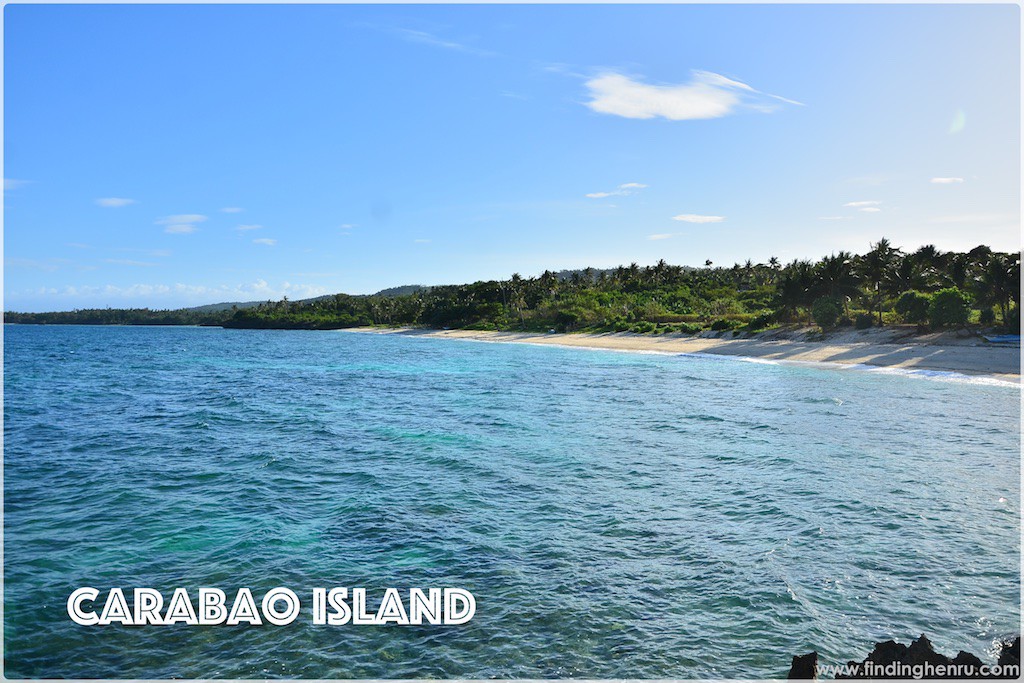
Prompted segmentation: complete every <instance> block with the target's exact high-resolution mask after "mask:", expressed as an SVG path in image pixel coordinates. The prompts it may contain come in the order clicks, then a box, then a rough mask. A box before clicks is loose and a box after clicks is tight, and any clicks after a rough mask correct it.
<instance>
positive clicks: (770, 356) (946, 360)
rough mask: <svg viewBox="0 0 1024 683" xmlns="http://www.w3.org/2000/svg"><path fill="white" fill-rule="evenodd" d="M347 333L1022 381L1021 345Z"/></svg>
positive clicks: (403, 329)
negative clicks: (725, 357)
mask: <svg viewBox="0 0 1024 683" xmlns="http://www.w3.org/2000/svg"><path fill="white" fill-rule="evenodd" d="M345 331H348V332H363V333H371V334H401V335H405V336H421V337H435V338H442V339H463V340H473V341H482V342H491V343H519V344H547V345H552V346H563V347H577V348H587V349H602V350H607V351H634V352H656V353H667V354H678V353H694V354H712V355H719V356H732V357H735V358H755V359H761V360H769V361H781V362H797V363H827V364H838V365H863V366H870V367H877V368H891V369H898V370H911V371H913V370H924V371H933V372H953V373H959V374H963V375H973V376H986V377H992V378H995V379H999V380H1001V381H1003V382H1012V383H1015V384H1020V348H1019V347H1016V346H1011V347H998V346H981V345H968V344H941V343H920V342H917V343H915V342H907V341H901V342H899V343H884V342H874V341H848V340H846V339H842V340H830V339H826V340H823V341H794V340H790V339H764V338H745V339H744V338H741V339H723V338H718V337H689V336H676V335H663V336H657V337H654V336H649V335H642V334H633V333H631V332H606V333H563V332H549V333H540V332H501V331H478V330H431V329H418V328H410V327H399V328H379V327H355V328H348V329H347V330H345Z"/></svg>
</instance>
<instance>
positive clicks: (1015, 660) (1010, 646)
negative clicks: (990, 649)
mask: <svg viewBox="0 0 1024 683" xmlns="http://www.w3.org/2000/svg"><path fill="white" fill-rule="evenodd" d="M1002 645H1003V646H1002V649H1001V650H1000V651H999V662H998V663H999V666H1011V665H1013V664H1016V665H1017V666H1020V636H1017V638H1016V639H1015V640H1014V641H1013V642H1012V643H1011V642H1010V641H1008V640H1004V641H1003V644H1002Z"/></svg>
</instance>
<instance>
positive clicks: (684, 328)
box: [677, 323, 704, 334]
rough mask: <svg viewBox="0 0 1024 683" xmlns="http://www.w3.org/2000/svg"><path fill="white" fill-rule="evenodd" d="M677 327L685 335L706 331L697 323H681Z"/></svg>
mask: <svg viewBox="0 0 1024 683" xmlns="http://www.w3.org/2000/svg"><path fill="white" fill-rule="evenodd" d="M677 327H678V328H679V331H680V332H682V333H684V334H697V333H698V332H700V331H701V330H703V329H704V328H703V327H701V326H700V325H698V324H697V323H679V325H677Z"/></svg>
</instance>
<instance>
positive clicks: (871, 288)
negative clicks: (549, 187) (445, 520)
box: [7, 239, 1020, 334]
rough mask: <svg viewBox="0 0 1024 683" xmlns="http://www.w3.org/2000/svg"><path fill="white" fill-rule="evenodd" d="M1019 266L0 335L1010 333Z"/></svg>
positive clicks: (554, 282)
mask: <svg viewBox="0 0 1024 683" xmlns="http://www.w3.org/2000/svg"><path fill="white" fill-rule="evenodd" d="M1019 292H1020V254H1004V253H998V252H993V251H992V250H991V249H989V248H988V247H985V246H979V247H977V248H975V249H972V250H971V251H969V252H966V253H956V252H946V253H943V252H940V251H938V250H937V249H936V248H935V247H932V246H926V247H922V248H921V249H918V250H917V251H915V252H913V253H909V254H906V253H903V252H902V251H901V250H900V249H898V248H896V247H894V246H892V245H891V244H890V243H889V241H888V240H885V239H882V240H880V241H879V242H878V243H877V244H874V245H872V248H871V250H870V251H869V252H867V253H866V254H863V255H860V256H857V255H854V254H851V253H848V252H839V253H837V254H832V255H830V256H827V257H825V258H823V259H821V260H820V261H818V262H816V263H815V262H811V261H793V262H792V263H789V264H788V265H785V266H783V265H781V264H780V263H779V261H778V259H776V258H771V259H769V260H768V262H767V263H757V264H754V263H752V262H751V261H747V262H746V263H745V264H743V265H740V264H735V265H733V266H732V267H728V268H723V267H714V266H713V264H712V263H710V262H708V263H707V264H706V266H705V267H704V268H689V267H684V266H673V265H669V264H667V263H665V262H664V261H659V262H658V263H657V264H656V265H653V266H647V267H641V266H638V265H637V264H635V263H634V264H631V265H629V266H620V267H618V268H614V269H610V270H595V269H592V268H587V269H585V270H579V271H563V272H560V273H554V272H551V271H546V272H544V273H543V274H541V275H540V276H538V277H535V278H523V277H521V276H519V275H518V274H516V275H513V276H512V277H511V278H509V279H508V280H500V281H495V280H492V281H487V282H475V283H472V284H466V285H446V286H440V287H420V286H405V287H399V288H393V289H391V290H384V291H383V292H380V293H378V294H375V295H372V296H350V295H347V294H336V295H333V296H325V297H318V298H316V299H311V300H307V301H288V300H287V299H285V300H282V301H278V302H266V303H262V304H259V305H255V306H251V307H246V308H242V307H234V308H232V309H230V310H220V311H217V310H197V309H182V310H179V311H149V310H148V309H136V310H132V311H118V310H112V309H107V310H99V311H75V312H71V313H38V314H18V313H8V314H7V321H8V322H40V323H76V322H77V323H89V324H220V325H224V326H225V327H238V328H290V329H337V328H344V327H355V326H362V325H392V326H399V325H401V326H405V325H416V326H425V327H431V328H465V329H477V330H523V331H548V330H551V329H554V330H557V331H560V332H566V331H570V332H571V331H591V332H626V331H629V332H635V333H639V334H669V333H683V334H694V333H697V332H700V331H702V330H706V329H711V330H715V331H722V332H726V331H732V332H733V333H736V334H738V333H740V332H751V331H757V330H763V329H765V328H768V327H770V326H772V325H779V324H797V323H799V324H809V323H810V322H811V321H813V322H815V323H817V324H818V325H819V326H820V327H822V328H832V327H836V326H840V327H841V326H844V325H854V326H855V327H856V328H857V329H866V328H868V327H871V326H872V325H876V324H877V325H883V324H892V323H897V322H906V323H913V324H918V325H926V324H929V323H930V324H931V325H932V326H933V327H936V328H937V327H951V326H952V327H956V326H963V325H967V324H968V322H969V321H971V320H980V321H992V322H993V323H995V324H998V325H1001V326H1002V327H1004V328H1005V329H1008V330H1012V331H1016V330H1019V320H1020V316H1019V313H1018V310H1019V306H1020V301H1019Z"/></svg>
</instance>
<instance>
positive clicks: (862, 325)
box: [853, 313, 875, 330]
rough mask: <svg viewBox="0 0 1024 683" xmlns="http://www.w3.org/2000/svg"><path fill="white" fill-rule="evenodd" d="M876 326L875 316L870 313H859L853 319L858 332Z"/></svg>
mask: <svg viewBox="0 0 1024 683" xmlns="http://www.w3.org/2000/svg"><path fill="white" fill-rule="evenodd" d="M874 324H875V316H873V315H871V314H870V313H858V314H857V317H856V318H854V319H853V326H854V327H856V328H857V329H858V330H866V329H868V328H869V327H871V326H872V325H874Z"/></svg>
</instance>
